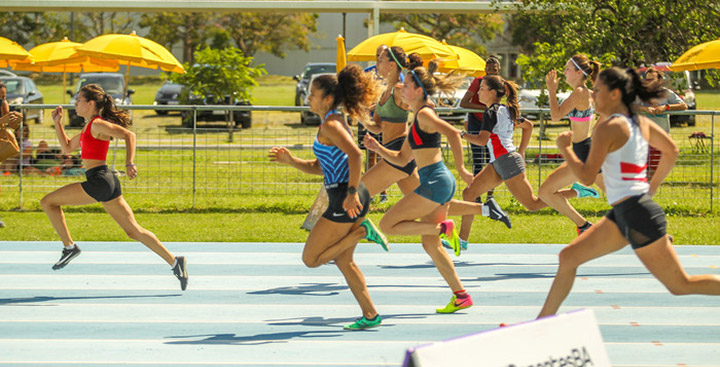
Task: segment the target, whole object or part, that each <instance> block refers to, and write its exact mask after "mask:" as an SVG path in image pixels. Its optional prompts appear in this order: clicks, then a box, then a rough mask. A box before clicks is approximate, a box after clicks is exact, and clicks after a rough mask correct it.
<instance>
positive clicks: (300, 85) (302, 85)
mask: <svg viewBox="0 0 720 367" xmlns="http://www.w3.org/2000/svg"><path fill="white" fill-rule="evenodd" d="M335 72H336V66H335V63H329V62H324V63H320V62H318V63H310V64H307V65H305V69H304V70H303V72H302V74H300V75H295V76H294V77H293V79H295V80H297V84H296V85H295V105H296V106H302V105H303V103H304V101H305V98H306V97H307V95H308V86H309V85H310V78H312V76H313V75H315V74H323V73H325V74H327V73H333V74H334V73H335Z"/></svg>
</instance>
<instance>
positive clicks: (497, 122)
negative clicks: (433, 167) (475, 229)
mask: <svg viewBox="0 0 720 367" xmlns="http://www.w3.org/2000/svg"><path fill="white" fill-rule="evenodd" d="M517 91H518V88H517V85H515V83H513V82H511V81H506V80H504V79H503V78H502V77H500V76H498V75H491V76H486V77H484V78H483V80H482V83H480V89H479V90H478V97H479V99H480V102H482V103H484V104H485V105H487V106H490V107H488V109H487V110H485V113H484V114H483V121H482V124H481V125H480V133H479V134H469V133H463V134H462V135H461V136H462V137H463V138H464V139H466V140H467V141H469V142H470V143H472V144H476V145H487V146H488V149H489V151H490V162H489V164H488V165H487V166H485V167H484V168H483V169H482V171H480V173H478V174H477V175H475V177H474V178H473V182H472V184H470V186H468V187H467V188H466V189H465V190H464V191H463V199H464V200H466V201H472V200H475V198H477V197H478V196H480V195H482V194H483V193H486V192H488V191H489V190H492V189H494V188H495V187H497V186H499V185H500V184H501V183H503V182H505V185H506V186H507V188H508V190H510V193H512V194H513V196H515V198H516V199H517V200H518V201H519V202H520V203H521V204H522V205H523V206H525V208H527V209H528V210H530V211H536V210H539V209H542V208H544V207H546V206H547V204H545V203H544V202H543V201H542V200H540V198H538V197H537V196H535V194H533V192H532V186H530V182H529V181H528V179H527V176H526V175H525V149H526V148H527V146H528V143H529V142H530V136H531V134H532V127H533V124H532V122H530V121H529V120H528V119H526V118H523V117H521V116H520V107H519V106H518V93H517ZM506 94H507V105H504V104H501V103H500V100H501V99H502V98H503V97H505V95H506ZM515 127H519V128H521V129H522V138H521V141H520V147H518V148H516V147H515V145H514V144H513V140H512V137H513V131H514V129H515ZM473 219H474V216H473V215H463V217H462V225H461V226H460V239H461V240H467V238H468V237H469V236H470V229H471V226H472V221H473Z"/></svg>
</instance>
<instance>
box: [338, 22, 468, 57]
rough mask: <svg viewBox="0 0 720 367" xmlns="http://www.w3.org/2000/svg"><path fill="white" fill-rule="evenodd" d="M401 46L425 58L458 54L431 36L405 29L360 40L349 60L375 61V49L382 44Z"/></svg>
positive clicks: (408, 52) (409, 52)
mask: <svg viewBox="0 0 720 367" xmlns="http://www.w3.org/2000/svg"><path fill="white" fill-rule="evenodd" d="M383 44H384V45H387V46H388V47H392V46H399V47H402V48H403V50H405V53H406V54H408V55H409V54H411V53H413V52H416V53H418V54H419V55H420V56H421V57H422V58H423V60H432V59H438V58H455V57H456V54H455V52H453V50H451V49H450V47H448V46H447V45H443V44H442V43H441V42H440V41H437V40H435V39H433V38H431V37H428V36H425V35H422V34H417V33H408V32H407V31H405V30H404V29H401V30H399V31H397V32H391V33H383V34H378V35H377V36H372V37H370V38H368V39H366V40H365V41H362V42H360V44H358V45H357V46H355V47H353V49H352V50H350V51H349V52H348V53H347V59H348V61H375V51H376V50H377V48H378V46H380V45H383Z"/></svg>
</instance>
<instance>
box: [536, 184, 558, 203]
mask: <svg viewBox="0 0 720 367" xmlns="http://www.w3.org/2000/svg"><path fill="white" fill-rule="evenodd" d="M553 194H555V191H554V190H552V189H550V188H549V187H547V186H545V185H542V186H540V190H538V196H539V197H540V199H541V200H543V201H545V202H547V201H548V199H550V198H552V196H553Z"/></svg>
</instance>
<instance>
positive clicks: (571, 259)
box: [558, 246, 580, 272]
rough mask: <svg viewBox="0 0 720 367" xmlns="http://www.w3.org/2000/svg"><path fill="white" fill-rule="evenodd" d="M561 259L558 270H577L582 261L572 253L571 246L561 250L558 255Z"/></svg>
mask: <svg viewBox="0 0 720 367" xmlns="http://www.w3.org/2000/svg"><path fill="white" fill-rule="evenodd" d="M558 259H559V266H558V272H560V271H572V272H575V271H576V270H577V268H578V266H580V263H579V262H578V261H577V258H576V257H575V256H574V255H573V254H572V251H571V250H570V246H568V247H565V248H564V249H562V250H561V251H560V254H559V255H558Z"/></svg>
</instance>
